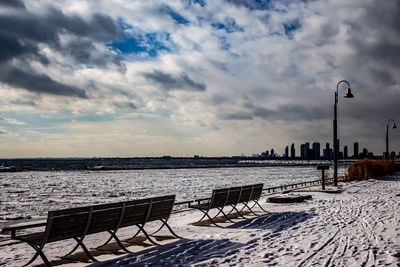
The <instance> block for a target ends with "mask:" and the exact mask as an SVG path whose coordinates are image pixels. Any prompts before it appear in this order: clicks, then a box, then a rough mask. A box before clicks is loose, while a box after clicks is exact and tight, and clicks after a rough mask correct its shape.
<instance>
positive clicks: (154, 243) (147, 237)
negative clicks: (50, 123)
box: [126, 224, 160, 246]
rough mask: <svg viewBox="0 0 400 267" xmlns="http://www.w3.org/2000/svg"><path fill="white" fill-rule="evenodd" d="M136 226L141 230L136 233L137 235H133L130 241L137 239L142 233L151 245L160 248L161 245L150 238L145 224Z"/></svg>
mask: <svg viewBox="0 0 400 267" xmlns="http://www.w3.org/2000/svg"><path fill="white" fill-rule="evenodd" d="M136 226H137V227H139V230H138V231H137V232H136V234H134V235H133V236H132V237H131V238H129V239H128V240H130V239H133V238H135V237H136V236H137V235H138V234H139V233H140V232H142V233H143V234H144V236H145V237H146V239H147V240H149V241H150V243H152V244H153V245H156V246H160V244H159V243H157V242H156V241H154V240H153V239H152V238H151V237H150V235H149V234H148V233H147V232H146V230H144V224H143V225H140V224H137V225H136ZM126 242H128V243H129V241H126Z"/></svg>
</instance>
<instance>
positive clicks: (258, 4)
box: [227, 0, 273, 10]
mask: <svg viewBox="0 0 400 267" xmlns="http://www.w3.org/2000/svg"><path fill="white" fill-rule="evenodd" d="M227 1H228V2H230V3H233V4H235V5H238V6H244V7H246V8H248V9H250V10H266V9H269V8H270V5H271V2H272V1H273V0H227Z"/></svg>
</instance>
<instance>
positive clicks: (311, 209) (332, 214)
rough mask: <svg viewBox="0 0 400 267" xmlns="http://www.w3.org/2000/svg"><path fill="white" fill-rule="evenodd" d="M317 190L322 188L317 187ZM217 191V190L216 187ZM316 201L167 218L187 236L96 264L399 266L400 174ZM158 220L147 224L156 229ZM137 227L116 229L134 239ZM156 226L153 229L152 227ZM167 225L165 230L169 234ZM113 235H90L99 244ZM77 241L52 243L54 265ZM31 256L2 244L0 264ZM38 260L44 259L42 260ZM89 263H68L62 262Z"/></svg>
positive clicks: (24, 248)
mask: <svg viewBox="0 0 400 267" xmlns="http://www.w3.org/2000/svg"><path fill="white" fill-rule="evenodd" d="M315 189H316V188H315ZM210 190H211V189H210ZM298 194H307V195H310V194H311V195H312V197H313V198H312V199H311V200H308V201H306V202H303V203H296V204H273V203H267V202H266V201H265V198H263V199H261V201H260V203H261V204H262V206H263V208H264V209H266V210H267V211H268V212H267V213H264V212H260V210H258V211H259V214H260V215H259V216H257V217H255V216H250V215H249V214H248V215H246V217H247V218H248V219H235V220H234V221H235V222H234V223H221V225H223V226H224V227H223V228H219V227H214V226H196V225H193V223H194V222H196V221H197V220H198V219H200V218H201V213H200V212H198V211H194V210H186V211H182V212H178V213H174V214H173V215H172V217H171V218H170V220H169V223H170V225H171V227H172V228H173V229H174V231H175V232H176V233H177V234H178V235H180V236H181V237H182V238H181V239H166V240H163V241H159V242H160V243H161V244H162V246H146V247H144V246H138V245H131V246H128V249H129V250H131V251H133V253H131V254H119V255H118V254H111V253H106V252H102V253H100V255H98V256H96V258H97V259H99V260H101V261H102V262H100V263H92V265H93V266H96V267H99V266H115V267H119V266H132V265H133V266H135V265H136V266H146V265H147V266H171V265H175V266H177V265H179V266H400V224H399V221H400V173H399V174H397V175H394V176H390V177H384V178H382V179H379V180H368V181H363V182H356V183H351V184H343V186H342V192H341V193H339V194H328V193H324V192H320V191H318V190H308V191H306V190H303V191H302V192H298ZM156 227H157V225H155V224H151V225H148V226H147V225H146V229H149V230H151V229H156ZM134 232H135V229H133V228H124V229H122V230H121V231H119V232H118V235H119V236H120V237H121V238H122V239H124V238H129V237H130V236H131V235H132V234H133V233H134ZM149 232H151V231H149ZM167 234H168V232H167V231H165V232H163V233H162V235H167ZM107 237H108V236H107V233H101V234H95V235H91V236H88V238H87V239H85V244H88V246H89V248H90V249H93V248H95V247H97V246H99V245H100V244H102V242H104V241H105V240H106V239H107ZM73 244H74V242H73V241H61V242H55V243H51V244H48V245H46V247H45V249H44V251H45V253H46V255H48V256H49V258H50V260H51V261H53V263H56V264H60V263H61V262H55V261H57V260H58V259H57V256H60V255H62V254H63V253H64V254H65V253H66V252H68V250H69V249H70V248H72V247H73ZM32 255H33V250H32V249H31V248H30V247H29V246H28V245H26V244H14V245H8V246H3V247H0V265H1V263H3V264H4V265H5V266H21V265H23V264H24V263H26V262H27V261H28V260H29V259H30V257H31V256H32ZM35 264H41V261H40V260H36V261H35ZM88 264H91V263H89V262H86V263H84V262H73V261H63V266H86V265H88Z"/></svg>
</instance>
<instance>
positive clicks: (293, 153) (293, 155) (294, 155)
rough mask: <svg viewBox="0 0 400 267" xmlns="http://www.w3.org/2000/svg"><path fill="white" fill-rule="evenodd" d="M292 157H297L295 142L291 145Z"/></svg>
mask: <svg viewBox="0 0 400 267" xmlns="http://www.w3.org/2000/svg"><path fill="white" fill-rule="evenodd" d="M290 158H291V159H295V158H296V149H295V148H294V143H292V145H291V146H290Z"/></svg>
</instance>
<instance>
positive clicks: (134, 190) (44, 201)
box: [0, 167, 320, 226]
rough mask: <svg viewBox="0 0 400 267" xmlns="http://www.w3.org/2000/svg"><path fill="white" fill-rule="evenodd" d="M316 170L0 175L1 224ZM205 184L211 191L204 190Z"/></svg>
mask: <svg viewBox="0 0 400 267" xmlns="http://www.w3.org/2000/svg"><path fill="white" fill-rule="evenodd" d="M319 177H320V172H319V171H317V170H316V169H315V167H267V168H265V167H258V168H215V169H211V168H210V169H164V170H160V169H152V170H125V171H104V172H98V171H97V172H93V171H29V172H15V173H2V174H1V176H0V226H1V224H4V223H6V222H10V221H14V220H20V219H30V218H37V217H40V216H46V213H47V211H48V210H53V209H60V208H68V207H72V206H80V205H89V204H95V203H104V202H115V201H120V200H127V199H133V198H140V197H146V196H154V195H162V194H171V193H174V194H176V197H177V201H185V200H191V199H196V198H204V197H208V196H209V195H210V191H211V190H212V189H213V188H218V187H224V186H231V185H244V184H251V183H257V182H262V183H264V187H273V186H279V185H284V184H289V183H298V182H303V181H311V180H316V179H319ZM204 186H206V188H209V190H204Z"/></svg>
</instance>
